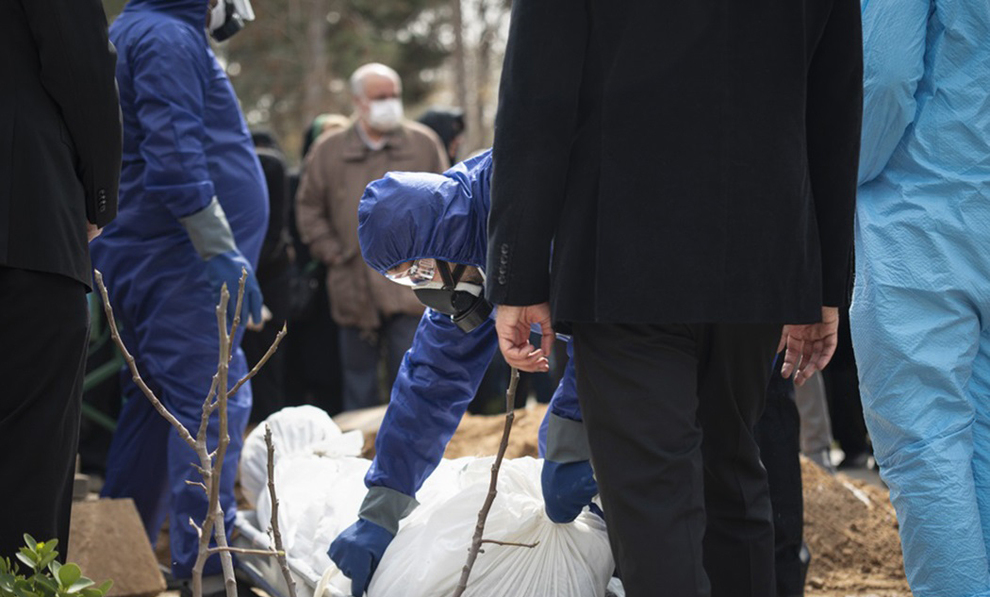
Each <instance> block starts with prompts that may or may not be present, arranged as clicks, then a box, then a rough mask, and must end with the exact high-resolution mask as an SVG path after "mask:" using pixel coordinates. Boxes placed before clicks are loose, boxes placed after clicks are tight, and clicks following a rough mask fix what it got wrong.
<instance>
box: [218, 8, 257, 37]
mask: <svg viewBox="0 0 990 597" xmlns="http://www.w3.org/2000/svg"><path fill="white" fill-rule="evenodd" d="M228 4H229V5H230V8H231V13H230V15H229V16H230V18H227V17H228V15H227V5H228ZM253 20H254V9H253V8H252V7H251V0H219V1H218V2H217V5H216V6H214V7H213V8H211V9H210V24H209V27H208V29H209V30H210V34H211V35H212V36H213V38H214V39H215V40H217V41H225V40H227V39H230V38H231V37H232V36H233V35H234V34H236V33H237V32H238V31H240V30H241V29H243V28H244V23H245V22H246V21H253Z"/></svg>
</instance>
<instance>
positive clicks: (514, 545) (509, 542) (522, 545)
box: [481, 539, 540, 549]
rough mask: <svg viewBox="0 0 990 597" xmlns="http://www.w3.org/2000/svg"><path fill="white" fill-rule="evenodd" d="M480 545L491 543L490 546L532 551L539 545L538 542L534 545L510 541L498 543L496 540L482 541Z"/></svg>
mask: <svg viewBox="0 0 990 597" xmlns="http://www.w3.org/2000/svg"><path fill="white" fill-rule="evenodd" d="M481 542H482V543H491V544H492V545H502V546H505V547H525V548H527V549H533V548H534V547H536V546H537V545H539V544H540V542H539V541H537V542H536V543H514V542H512V541H499V540H498V539H482V540H481Z"/></svg>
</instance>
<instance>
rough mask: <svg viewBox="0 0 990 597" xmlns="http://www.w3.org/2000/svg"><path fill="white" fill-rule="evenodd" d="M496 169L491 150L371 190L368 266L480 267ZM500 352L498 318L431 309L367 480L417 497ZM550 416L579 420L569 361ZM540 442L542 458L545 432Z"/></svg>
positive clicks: (361, 224)
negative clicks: (471, 326)
mask: <svg viewBox="0 0 990 597" xmlns="http://www.w3.org/2000/svg"><path fill="white" fill-rule="evenodd" d="M491 171H492V158H491V152H490V151H486V152H484V153H482V154H481V155H479V156H477V157H475V158H472V159H470V160H466V161H464V162H461V163H460V164H457V165H456V166H454V167H453V168H451V169H449V170H448V171H447V172H445V173H444V174H443V175H438V174H430V173H419V172H392V173H389V174H388V175H386V176H385V178H383V179H381V180H378V181H375V182H373V183H371V184H370V185H368V189H367V190H366V191H365V194H364V197H363V199H362V200H361V204H360V206H359V208H358V237H359V239H360V241H361V251H362V253H363V255H364V258H365V261H367V262H368V265H370V266H371V267H372V268H373V269H375V270H377V271H378V272H381V273H382V274H384V273H385V272H386V271H387V270H388V269H390V268H392V267H394V266H396V265H398V264H400V263H403V262H406V261H411V260H414V259H420V258H427V257H432V258H435V259H438V260H442V261H448V262H451V263H461V264H466V265H473V266H475V267H478V268H484V267H485V258H486V255H487V252H488V234H487V229H486V225H487V221H488V211H489V207H490V194H489V185H490V181H491ZM397 198H401V200H396V199H397ZM383 231H387V233H386V232H383ZM565 339H566V338H565ZM497 349H498V337H497V335H496V332H495V314H494V312H493V313H492V315H491V316H490V317H489V319H488V320H487V321H485V322H484V323H482V324H481V325H480V326H479V327H478V328H476V329H475V330H473V331H472V332H470V333H464V332H463V331H461V330H460V329H459V328H458V327H457V326H456V325H455V324H454V323H453V322H452V321H451V319H450V316H448V315H444V314H443V313H438V312H436V311H434V310H432V309H427V310H426V312H425V313H424V314H423V318H422V319H421V320H420V323H419V327H418V328H417V329H416V336H415V338H414V339H413V344H412V347H411V348H410V349H409V351H408V352H407V353H406V355H405V357H404V358H403V360H402V365H401V367H400V369H399V374H398V377H397V378H396V381H395V385H394V386H393V387H392V396H391V401H390V402H389V407H388V411H387V412H386V414H385V419H384V421H382V425H381V428H380V429H379V431H378V437H377V439H376V440H375V449H376V457H375V460H374V462H373V463H372V465H371V469H370V470H369V471H368V475H367V477H366V478H365V483H366V484H367V486H368V487H369V488H371V487H375V486H383V487H388V488H391V489H393V490H395V491H398V492H400V493H403V494H405V495H408V496H413V495H415V493H416V491H417V490H418V489H419V488H420V487H421V486H422V485H423V481H425V480H426V478H427V477H428V476H429V475H430V473H432V472H433V470H434V469H435V468H436V466H437V464H438V463H439V462H440V459H441V458H442V457H443V452H444V449H445V448H446V446H447V443H448V442H449V441H450V438H451V437H452V436H453V434H454V431H455V430H456V429H457V425H458V424H459V423H460V421H461V418H462V417H463V416H464V413H465V412H466V411H467V407H468V404H469V403H470V402H471V399H472V398H474V395H475V392H476V391H477V389H478V385H479V384H480V383H481V379H482V377H484V374H485V371H486V370H487V368H488V364H489V363H490V362H491V360H492V357H493V356H494V355H495V351H496V350H497ZM568 356H571V352H570V343H568ZM550 414H552V415H556V416H558V417H561V418H563V419H567V420H570V421H581V411H580V407H579V406H578V401H577V391H576V384H575V377H574V360H573V359H570V360H569V361H568V364H567V367H566V368H565V370H564V376H563V378H562V379H561V382H560V384H559V385H558V387H557V390H556V391H555V392H554V395H553V398H552V399H551V401H550V407H549V410H548V416H549V415H550ZM541 436H542V437H541V455H542V453H543V452H545V442H546V439H545V437H546V434H545V432H544V433H541Z"/></svg>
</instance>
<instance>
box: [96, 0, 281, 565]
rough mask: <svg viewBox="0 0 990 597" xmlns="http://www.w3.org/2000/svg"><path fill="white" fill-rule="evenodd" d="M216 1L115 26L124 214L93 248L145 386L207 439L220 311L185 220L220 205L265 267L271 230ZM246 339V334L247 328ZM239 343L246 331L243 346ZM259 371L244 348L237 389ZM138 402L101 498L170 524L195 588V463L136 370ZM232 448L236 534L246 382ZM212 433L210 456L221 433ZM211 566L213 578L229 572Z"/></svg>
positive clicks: (237, 399)
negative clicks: (252, 369) (208, 26)
mask: <svg viewBox="0 0 990 597" xmlns="http://www.w3.org/2000/svg"><path fill="white" fill-rule="evenodd" d="M206 9H207V0H131V1H130V2H129V3H128V5H127V7H126V9H125V10H124V12H123V14H121V15H120V17H118V18H117V20H116V21H115V22H114V24H113V26H112V27H111V28H110V38H111V40H112V41H113V43H114V45H116V47H117V52H118V61H117V79H118V85H119V88H120V100H121V109H122V112H123V118H124V155H123V169H122V173H121V185H120V213H119V215H118V217H117V219H116V220H115V221H114V222H113V223H112V224H111V225H109V226H108V227H107V228H106V229H105V231H104V232H103V235H102V236H101V237H100V238H98V239H97V240H96V241H94V242H93V244H92V253H93V263H94V265H95V267H96V268H97V269H99V270H101V271H102V272H103V274H104V277H105V280H106V283H107V287H108V289H109V291H110V296H111V300H112V302H113V306H114V311H115V314H116V317H117V319H118V321H119V322H120V324H121V325H122V327H123V329H122V335H123V338H124V341H125V343H126V345H127V347H128V349H129V350H130V351H131V352H132V353H133V354H134V356H135V358H136V359H137V364H138V367H139V369H140V371H141V374H142V376H143V378H144V380H145V381H146V382H147V383H148V385H149V386H150V387H151V388H152V389H153V390H154V391H155V393H156V394H157V395H158V397H159V398H160V399H161V400H162V402H163V403H164V404H165V405H166V406H167V407H168V408H169V410H171V412H172V413H173V414H175V415H176V416H177V418H178V419H179V421H180V422H182V423H183V424H184V425H185V426H186V428H187V429H189V430H190V431H191V433H192V434H193V435H195V433H196V430H197V428H198V426H199V422H200V418H201V413H202V407H203V401H204V399H205V398H206V395H207V393H208V391H209V389H210V383H211V380H212V377H213V375H214V373H215V372H216V369H217V357H218V352H217V350H218V340H217V335H218V331H217V318H216V314H215V306H216V301H215V298H214V296H213V291H212V289H211V287H210V284H209V282H208V281H207V278H206V266H205V262H204V261H203V259H202V258H200V256H199V255H198V254H197V252H196V250H195V249H194V247H193V244H192V243H191V242H190V237H189V234H188V233H187V232H186V229H185V228H184V227H183V226H182V224H181V223H180V222H179V218H181V217H184V216H188V215H189V214H193V213H195V212H199V211H200V210H202V209H204V208H205V207H206V206H207V205H208V204H209V203H210V201H211V200H212V198H213V197H214V196H216V197H217V198H218V199H219V202H220V204H221V205H222V207H223V209H224V211H225V212H226V215H227V220H228V221H229V223H230V228H231V229H232V231H233V233H234V237H235V240H236V243H237V247H238V248H239V249H240V251H241V253H243V255H244V256H245V257H246V258H247V259H248V260H249V261H250V262H251V263H252V264H256V263H257V259H258V253H259V251H260V250H261V243H262V241H263V239H264V235H265V229H266V226H267V221H268V198H267V190H266V187H265V183H264V179H263V177H262V173H261V168H260V166H259V164H258V160H257V158H256V157H255V154H254V147H253V145H252V143H251V138H250V135H249V134H248V130H247V126H246V124H245V122H244V119H243V117H242V115H241V112H240V108H239V106H238V103H237V98H236V97H235V95H234V91H233V89H232V88H231V86H230V82H229V80H228V79H227V76H226V74H225V73H224V72H223V69H222V68H221V67H220V65H219V64H218V63H217V61H216V58H215V57H214V55H213V52H212V51H211V49H210V46H209V44H208V43H207V39H206V33H205V31H204V24H205V18H206ZM241 329H242V330H243V326H242V328H241ZM239 344H240V334H239V335H238V338H237V339H236V343H235V346H239ZM246 372H247V367H246V364H245V360H244V354H243V352H241V350H240V348H237V350H236V353H235V354H234V357H233V360H232V362H231V365H230V378H231V385H233V383H234V382H236V381H237V379H239V378H240V377H242V376H243V375H244V374H245V373H246ZM121 379H122V384H123V391H124V395H125V399H126V402H125V404H124V408H123V412H122V413H121V415H120V420H119V423H118V427H117V430H116V432H115V434H114V437H113V443H112V445H111V448H110V455H109V458H108V461H107V479H106V484H105V485H104V487H103V495H104V496H109V497H130V498H133V499H134V501H135V503H136V504H137V508H138V512H139V513H140V514H141V517H142V519H143V521H144V524H145V528H146V530H147V531H148V535H149V537H150V538H151V540H152V542H154V541H155V540H156V539H157V537H158V531H159V529H160V528H161V525H162V522H163V521H164V519H165V516H166V513H167V514H168V515H169V519H170V525H169V531H170V545H171V550H172V572H173V574H174V575H175V576H176V577H179V578H188V577H189V576H190V573H191V570H192V566H193V563H194V562H195V559H196V554H197V551H198V540H197V537H196V532H195V530H194V529H193V528H192V527H191V526H190V525H189V519H190V517H191V518H192V519H193V520H195V521H197V522H202V520H203V518H204V516H205V512H206V496H205V494H204V492H203V490H202V489H200V488H197V487H194V486H190V485H187V484H186V480H187V479H188V480H193V481H199V480H200V475H199V473H198V472H197V471H196V470H195V469H194V468H193V467H192V466H191V464H192V463H196V464H197V465H198V464H199V461H198V459H197V458H196V455H195V453H194V452H193V451H192V450H191V449H190V448H189V447H188V446H187V445H186V444H185V443H184V442H183V441H182V440H181V439H180V438H179V436H178V434H177V433H176V432H175V431H174V430H172V428H171V427H170V426H169V424H168V423H167V422H166V421H165V420H164V419H163V418H162V417H161V416H160V415H159V414H158V413H157V412H155V411H154V410H153V409H152V407H151V404H150V402H149V401H148V399H147V398H145V397H144V395H143V394H142V393H141V392H140V391H139V390H138V389H137V388H136V387H135V385H134V384H133V383H132V382H131V380H130V375H129V374H127V373H126V372H125V373H124V375H122V378H121ZM228 408H229V425H230V427H229V433H230V440H231V441H230V446H229V448H228V449H227V456H226V461H225V465H224V469H223V476H222V480H221V498H220V499H221V505H222V506H223V509H224V513H225V519H226V530H227V532H228V534H229V532H230V531H231V530H232V529H233V519H234V514H235V510H236V508H235V501H234V478H235V475H236V473H237V463H238V459H239V454H240V449H241V444H242V442H243V432H244V428H245V426H246V425H247V420H248V414H249V413H250V410H251V390H250V387H249V386H248V385H245V386H244V387H243V388H242V389H241V390H240V391H239V392H238V393H237V394H236V395H235V396H233V397H232V398H231V399H230V403H229V407H228ZM218 431H219V429H218V420H217V417H216V416H214V418H213V420H212V421H211V425H210V433H209V438H210V440H211V441H210V444H211V445H210V447H211V449H212V448H213V447H214V444H215V442H216V438H217V437H218V435H219V433H218ZM218 565H219V561H218V558H212V559H211V560H210V561H209V562H208V564H207V568H206V572H207V573H208V574H209V573H213V572H217V571H218V570H219V568H218Z"/></svg>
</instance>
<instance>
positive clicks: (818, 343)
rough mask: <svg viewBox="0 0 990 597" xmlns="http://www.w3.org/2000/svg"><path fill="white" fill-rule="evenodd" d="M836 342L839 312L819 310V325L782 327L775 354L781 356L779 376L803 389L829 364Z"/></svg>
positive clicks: (830, 309) (836, 310) (823, 308)
mask: <svg viewBox="0 0 990 597" xmlns="http://www.w3.org/2000/svg"><path fill="white" fill-rule="evenodd" d="M838 342H839V309H838V308H837V307H822V321H821V323H808V324H803V325H785V326H784V329H783V331H782V332H781V334H780V345H778V346H777V352H780V351H781V350H783V349H785V348H786V349H787V352H785V353H784V365H783V366H782V368H781V370H780V374H781V376H782V377H783V378H784V379H787V378H788V377H790V376H791V374H792V373H793V374H794V383H795V384H797V385H799V386H800V385H804V382H806V381H807V380H808V378H810V377H811V376H812V375H813V374H814V373H815V371H821V370H822V369H824V368H825V366H826V365H828V362H829V361H831V360H832V355H833V354H835V347H836V345H837V344H838Z"/></svg>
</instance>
